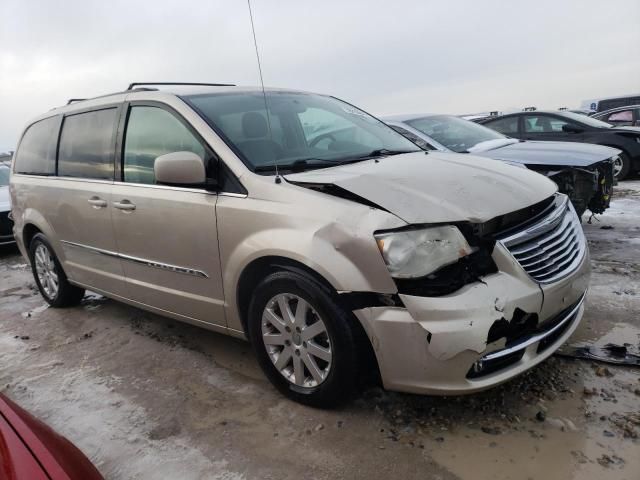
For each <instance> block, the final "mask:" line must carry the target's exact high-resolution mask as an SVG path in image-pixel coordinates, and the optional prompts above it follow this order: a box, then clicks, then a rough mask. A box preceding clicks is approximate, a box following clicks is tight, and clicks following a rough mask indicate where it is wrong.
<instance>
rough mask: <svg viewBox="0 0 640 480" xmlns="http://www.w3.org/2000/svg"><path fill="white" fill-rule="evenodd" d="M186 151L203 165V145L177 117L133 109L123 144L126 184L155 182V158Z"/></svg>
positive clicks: (145, 108) (154, 110)
mask: <svg viewBox="0 0 640 480" xmlns="http://www.w3.org/2000/svg"><path fill="white" fill-rule="evenodd" d="M184 151H188V152H193V153H195V154H196V155H198V156H199V157H200V158H201V159H202V161H203V162H204V158H205V148H204V145H203V144H202V143H200V141H199V140H198V139H197V138H196V137H195V136H194V135H193V133H191V132H190V131H189V129H188V128H187V127H185V126H184V124H183V123H182V122H181V121H180V120H178V119H177V118H176V117H175V116H174V115H172V114H171V113H169V112H168V111H166V110H164V109H162V108H158V107H148V106H134V107H132V108H131V111H130V113H129V120H128V122H127V132H126V135H125V141H124V181H125V182H128V183H155V175H154V173H153V164H154V163H155V161H156V158H158V157H159V156H160V155H165V154H167V153H174V152H184Z"/></svg>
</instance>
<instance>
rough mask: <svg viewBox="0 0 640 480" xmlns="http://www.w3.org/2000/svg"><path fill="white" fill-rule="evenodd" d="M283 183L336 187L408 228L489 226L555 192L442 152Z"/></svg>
mask: <svg viewBox="0 0 640 480" xmlns="http://www.w3.org/2000/svg"><path fill="white" fill-rule="evenodd" d="M284 177H285V179H286V180H287V181H289V182H292V183H303V184H317V185H322V184H333V185H336V186H338V187H340V188H342V189H344V190H347V191H349V192H352V193H354V194H356V195H358V196H360V197H362V198H364V199H366V200H368V201H369V202H372V203H374V204H376V205H379V206H380V207H382V208H384V209H385V210H387V211H389V212H391V213H393V214H395V215H397V216H398V217H400V218H401V219H403V220H404V221H406V222H408V223H440V222H454V221H470V222H477V223H480V222H486V221H487V220H490V219H492V218H494V217H496V216H498V215H503V214H505V213H509V212H513V211H515V210H519V209H521V208H525V207H528V206H530V205H533V204H534V203H537V202H540V201H542V200H544V199H545V198H547V197H549V196H550V195H553V193H555V191H556V185H555V184H554V183H553V182H551V181H550V180H548V179H547V178H545V177H543V176H542V175H539V174H537V173H534V172H531V171H529V170H526V169H523V168H519V167H515V166H511V165H507V164H504V163H502V162H496V161H492V160H490V159H486V158H481V157H476V156H473V155H461V154H456V153H444V152H429V154H428V155H425V153H424V152H415V153H406V154H402V155H394V156H390V157H384V158H380V159H379V161H378V162H376V161H374V160H366V161H362V162H358V163H353V164H348V165H341V166H337V167H331V168H324V169H320V170H311V171H308V172H302V173H294V174H291V175H285V176H284Z"/></svg>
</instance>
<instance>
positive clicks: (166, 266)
mask: <svg viewBox="0 0 640 480" xmlns="http://www.w3.org/2000/svg"><path fill="white" fill-rule="evenodd" d="M60 243H64V244H66V245H72V246H74V247H79V248H85V249H87V250H91V251H93V252H96V253H100V254H102V255H107V256H110V257H116V258H120V259H121V260H128V261H130V262H135V263H139V264H142V265H146V266H147V267H151V268H158V269H160V270H169V271H172V272H176V273H184V274H185V275H193V276H194V277H201V278H209V275H207V273H206V272H203V271H202V270H196V269H194V268H189V267H181V266H178V265H170V264H168V263H162V262H156V261H154V260H149V259H146V258H141V257H134V256H131V255H124V254H122V253H118V252H112V251H111V250H104V249H102V248H96V247H90V246H89V245H83V244H81V243H75V242H69V241H67V240H60Z"/></svg>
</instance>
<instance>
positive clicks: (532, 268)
mask: <svg viewBox="0 0 640 480" xmlns="http://www.w3.org/2000/svg"><path fill="white" fill-rule="evenodd" d="M499 241H500V242H501V243H502V244H503V245H504V246H505V247H506V248H507V250H509V252H510V253H511V255H513V257H514V258H515V259H516V260H517V261H518V263H519V264H520V266H521V267H522V268H523V269H524V270H525V271H526V272H527V273H528V274H529V276H530V277H532V278H533V279H534V280H536V281H537V282H540V283H552V282H555V281H557V280H560V279H561V278H563V277H565V276H567V275H569V274H570V273H571V272H573V271H574V270H575V269H576V268H577V267H578V265H580V262H581V261H582V258H583V257H584V255H585V252H586V250H587V243H586V240H585V237H584V233H583V232H582V226H581V225H580V220H579V219H578V216H577V215H576V213H575V211H574V209H573V206H572V205H571V202H569V199H568V198H567V196H566V195H557V196H556V198H555V200H554V202H553V203H552V204H551V205H550V206H549V208H548V209H547V210H546V211H545V212H543V213H542V214H541V215H540V217H539V219H537V220H536V221H534V222H533V223H532V224H529V225H526V226H525V227H523V228H522V229H520V230H517V231H516V232H515V233H513V232H511V233H509V234H508V235H507V236H505V237H502V238H499Z"/></svg>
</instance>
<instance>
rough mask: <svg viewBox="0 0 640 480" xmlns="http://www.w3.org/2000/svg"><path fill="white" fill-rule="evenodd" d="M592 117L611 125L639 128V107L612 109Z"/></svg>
mask: <svg viewBox="0 0 640 480" xmlns="http://www.w3.org/2000/svg"><path fill="white" fill-rule="evenodd" d="M592 116H593V118H597V119H598V120H602V121H603V122H607V123H610V124H611V125H616V126H627V127H629V126H635V127H640V105H631V106H630V107H618V108H612V109H611V110H605V111H604V112H600V113H596V114H594V115H592Z"/></svg>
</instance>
